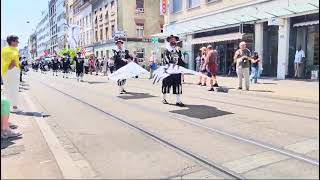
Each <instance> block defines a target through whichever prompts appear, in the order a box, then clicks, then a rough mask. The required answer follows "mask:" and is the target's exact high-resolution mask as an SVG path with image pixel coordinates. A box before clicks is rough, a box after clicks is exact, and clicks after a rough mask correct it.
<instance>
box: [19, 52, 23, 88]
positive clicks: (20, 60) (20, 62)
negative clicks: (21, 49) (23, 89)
mask: <svg viewBox="0 0 320 180" xmlns="http://www.w3.org/2000/svg"><path fill="white" fill-rule="evenodd" d="M22 61H23V59H22V57H19V65H20V83H22V71H23V62H22Z"/></svg>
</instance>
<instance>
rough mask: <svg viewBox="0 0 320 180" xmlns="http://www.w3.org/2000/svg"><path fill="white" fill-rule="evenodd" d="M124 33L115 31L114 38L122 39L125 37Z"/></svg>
mask: <svg viewBox="0 0 320 180" xmlns="http://www.w3.org/2000/svg"><path fill="white" fill-rule="evenodd" d="M126 36H127V35H126V32H124V31H116V32H114V37H117V38H122V37H126Z"/></svg>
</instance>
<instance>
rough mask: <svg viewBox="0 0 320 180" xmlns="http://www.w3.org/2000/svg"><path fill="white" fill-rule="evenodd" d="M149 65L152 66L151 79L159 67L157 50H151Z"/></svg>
mask: <svg viewBox="0 0 320 180" xmlns="http://www.w3.org/2000/svg"><path fill="white" fill-rule="evenodd" d="M149 67H150V76H149V79H152V77H153V72H154V71H155V70H156V69H157V57H156V52H155V51H152V52H151V57H150V59H149Z"/></svg>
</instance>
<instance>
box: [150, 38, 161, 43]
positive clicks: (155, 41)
mask: <svg viewBox="0 0 320 180" xmlns="http://www.w3.org/2000/svg"><path fill="white" fill-rule="evenodd" d="M151 42H152V43H153V44H156V43H158V42H159V38H157V37H152V38H151Z"/></svg>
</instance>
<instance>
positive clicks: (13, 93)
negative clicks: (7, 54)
mask: <svg viewBox="0 0 320 180" xmlns="http://www.w3.org/2000/svg"><path fill="white" fill-rule="evenodd" d="M19 77H20V70H19V69H18V68H16V67H14V68H13V69H11V70H8V72H7V74H6V75H4V76H3V77H2V78H3V86H4V90H3V93H4V95H5V96H6V97H7V98H8V99H9V101H10V104H11V105H12V106H18V94H19V83H20V80H19Z"/></svg>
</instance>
